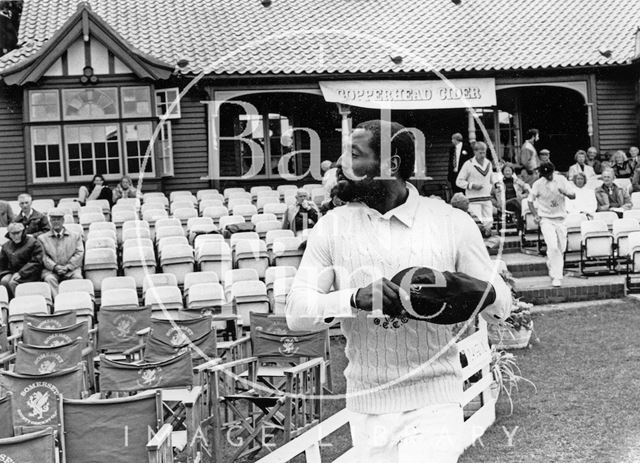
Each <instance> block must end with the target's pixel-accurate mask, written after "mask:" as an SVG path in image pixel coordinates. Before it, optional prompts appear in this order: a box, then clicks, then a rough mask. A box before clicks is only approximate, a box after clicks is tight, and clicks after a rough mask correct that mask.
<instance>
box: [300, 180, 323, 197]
mask: <svg viewBox="0 0 640 463" xmlns="http://www.w3.org/2000/svg"><path fill="white" fill-rule="evenodd" d="M318 188H323V186H322V183H308V184H307V185H302V189H303V190H305V191H306V192H307V193H308V194H309V196H310V197H311V194H312V193H313V190H314V189H318Z"/></svg>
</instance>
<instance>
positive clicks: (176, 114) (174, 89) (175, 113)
mask: <svg viewBox="0 0 640 463" xmlns="http://www.w3.org/2000/svg"><path fill="white" fill-rule="evenodd" d="M168 92H175V93H176V97H175V99H174V100H171V101H169V96H168V94H167V93H168ZM161 94H164V96H165V101H166V103H163V104H165V105H166V107H167V109H168V108H169V107H170V106H171V104H172V103H173V102H174V101H177V103H176V106H175V108H174V109H173V113H172V114H169V115H168V116H167V117H166V118H167V119H180V117H181V110H180V89H179V88H178V87H172V88H161V89H157V90H156V91H155V94H154V103H155V104H154V106H155V108H156V116H157V117H159V118H162V117H164V115H165V113H164V112H163V111H161V110H160V103H158V95H161Z"/></svg>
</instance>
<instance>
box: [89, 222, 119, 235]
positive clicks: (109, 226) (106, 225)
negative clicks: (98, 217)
mask: <svg viewBox="0 0 640 463" xmlns="http://www.w3.org/2000/svg"><path fill="white" fill-rule="evenodd" d="M105 230H107V231H111V232H113V233H114V234H115V232H116V225H115V224H114V223H111V222H96V223H92V224H90V225H89V233H91V232H101V231H105Z"/></svg>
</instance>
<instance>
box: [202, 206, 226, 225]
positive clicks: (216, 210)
mask: <svg viewBox="0 0 640 463" xmlns="http://www.w3.org/2000/svg"><path fill="white" fill-rule="evenodd" d="M228 215H229V210H228V209H227V208H226V207H224V206H209V207H207V208H205V209H204V210H203V211H202V217H211V218H212V219H213V222H214V223H219V222H220V218H221V217H226V216H228Z"/></svg>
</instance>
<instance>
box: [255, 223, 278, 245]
mask: <svg viewBox="0 0 640 463" xmlns="http://www.w3.org/2000/svg"><path fill="white" fill-rule="evenodd" d="M272 230H282V222H279V221H277V220H267V221H264V222H260V223H258V224H256V233H257V234H258V236H259V237H260V239H261V240H264V239H266V237H267V233H268V232H270V231H272Z"/></svg>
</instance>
